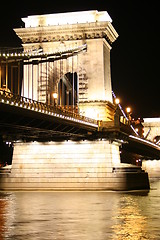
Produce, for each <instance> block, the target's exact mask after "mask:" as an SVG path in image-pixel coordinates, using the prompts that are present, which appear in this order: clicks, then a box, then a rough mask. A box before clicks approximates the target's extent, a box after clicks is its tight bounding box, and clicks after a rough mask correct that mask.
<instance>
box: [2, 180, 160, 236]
mask: <svg viewBox="0 0 160 240" xmlns="http://www.w3.org/2000/svg"><path fill="white" fill-rule="evenodd" d="M3 239H4V240H5V239H9V240H10V239H13V240H25V239H27V240H32V239H33V240H45V239H47V240H48V239H49V240H50V239H51V240H52V239H58V240H76V239H78V240H83V239H84V240H109V239H113V240H116V239H117V240H122V239H129V240H142V239H145V240H146V239H155V240H159V239H160V181H159V182H155V183H153V184H151V190H150V191H149V192H148V193H146V192H129V193H127V192H125V193H124V192H0V240H3Z"/></svg>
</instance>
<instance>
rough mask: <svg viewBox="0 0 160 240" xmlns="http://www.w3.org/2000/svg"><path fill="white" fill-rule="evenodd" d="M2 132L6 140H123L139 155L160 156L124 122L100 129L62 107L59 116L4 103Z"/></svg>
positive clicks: (0, 121)
mask: <svg viewBox="0 0 160 240" xmlns="http://www.w3.org/2000/svg"><path fill="white" fill-rule="evenodd" d="M0 112H1V118H0V133H1V137H2V138H3V141H6V142H14V141H24V142H25V141H39V142H47V141H63V140H74V141H77V140H82V139H84V140H85V139H89V140H96V139H102V138H104V139H107V140H110V141H117V142H120V143H121V145H122V149H124V150H125V151H127V152H130V153H133V154H137V156H139V157H140V158H145V159H147V158H148V159H160V150H159V148H158V146H157V147H156V146H155V144H151V143H150V142H148V141H145V140H142V139H141V138H138V137H136V136H134V135H133V132H132V131H131V129H130V128H126V127H124V126H123V125H120V126H118V127H115V126H114V123H113V122H109V125H108V126H107V127H105V126H104V127H102V128H100V129H99V128H98V125H96V124H89V123H87V122H83V121H82V120H78V119H76V118H75V119H74V118H71V117H66V116H67V115H65V114H64V113H63V114H64V115H62V112H60V110H59V116H53V115H52V114H49V112H48V113H47V112H46V113H43V112H39V111H33V110H31V109H26V108H21V107H17V106H11V105H9V104H4V103H0Z"/></svg>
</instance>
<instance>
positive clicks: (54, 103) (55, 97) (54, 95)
mask: <svg viewBox="0 0 160 240" xmlns="http://www.w3.org/2000/svg"><path fill="white" fill-rule="evenodd" d="M52 96H53V105H54V106H56V101H57V97H58V94H57V93H56V92H55V93H53V95H52Z"/></svg>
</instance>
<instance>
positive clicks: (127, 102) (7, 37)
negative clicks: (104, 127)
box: [0, 0, 160, 117]
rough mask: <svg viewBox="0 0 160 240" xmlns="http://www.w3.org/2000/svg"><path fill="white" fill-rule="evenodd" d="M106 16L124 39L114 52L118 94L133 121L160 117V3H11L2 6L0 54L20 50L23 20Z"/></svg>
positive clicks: (107, 0) (131, 0) (111, 0)
mask: <svg viewBox="0 0 160 240" xmlns="http://www.w3.org/2000/svg"><path fill="white" fill-rule="evenodd" d="M84 10H99V11H107V12H108V13H109V15H110V17H111V18H112V20H113V22H112V25H113V26H114V28H115V29H116V31H117V32H118V34H119V37H118V39H117V40H116V41H115V42H114V43H113V45H112V50H111V74H112V75H111V77H112V87H113V91H114V92H115V94H116V95H117V97H119V98H120V101H121V105H122V107H123V108H124V109H125V108H126V107H127V106H130V107H131V108H132V116H133V117H160V107H159V105H160V97H159V96H160V84H159V80H160V71H159V69H160V66H159V64H160V60H159V59H160V47H159V44H160V27H159V23H160V21H159V1H157V0H152V1H146V0H138V1H137V0H128V1H124V0H121V1H120V0H117V1H114V0H98V1H97V0H94V1H91V0H85V1H83V0H81V1H77V0H76V1H73V0H72V1H69V0H68V1H60V0H59V1H57V0H50V1H49V0H44V1H36V0H32V1H29V0H28V1H10V2H8V1H6V3H5V2H3V3H1V16H0V18H1V19H0V29H1V32H0V48H1V47H19V46H21V41H20V40H19V39H18V37H17V36H16V34H15V33H14V31H13V28H19V27H21V26H23V22H22V21H21V18H22V17H27V16H29V15H37V14H51V13H58V12H70V11H84Z"/></svg>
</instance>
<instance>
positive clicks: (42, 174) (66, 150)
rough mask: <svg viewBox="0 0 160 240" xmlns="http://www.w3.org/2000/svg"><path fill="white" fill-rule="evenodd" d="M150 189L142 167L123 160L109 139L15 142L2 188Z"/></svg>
mask: <svg viewBox="0 0 160 240" xmlns="http://www.w3.org/2000/svg"><path fill="white" fill-rule="evenodd" d="M137 189H149V181H148V174H147V173H146V172H144V171H142V169H141V167H136V166H134V165H130V164H122V163H120V153H119V143H117V142H110V141H108V140H103V139H102V140H95V141H88V140H85V141H64V142H46V143H39V142H29V143H15V144H14V152H13V161H12V168H11V170H10V171H8V172H5V171H4V172H3V171H2V170H1V172H0V190H12V191H13V190H33V191H35V190H54V191H60V190H61V191H69V190H72V191H73V190H77V191H81V190H82V191H107V190H116V191H124V190H137Z"/></svg>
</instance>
